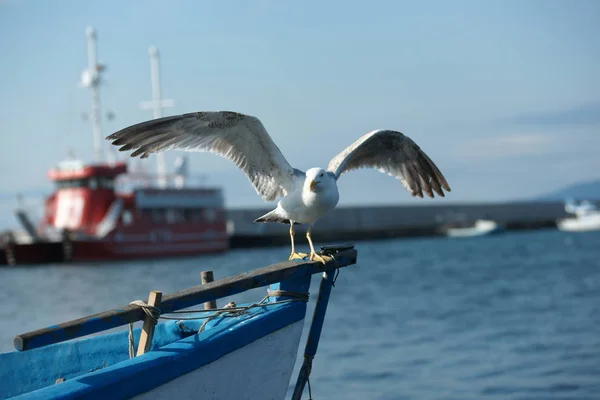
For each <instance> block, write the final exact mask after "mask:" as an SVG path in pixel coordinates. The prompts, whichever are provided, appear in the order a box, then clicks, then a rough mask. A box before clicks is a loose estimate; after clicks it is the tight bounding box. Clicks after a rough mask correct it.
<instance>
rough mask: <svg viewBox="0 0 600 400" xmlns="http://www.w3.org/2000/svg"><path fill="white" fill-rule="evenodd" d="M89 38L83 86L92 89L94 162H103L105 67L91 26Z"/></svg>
mask: <svg viewBox="0 0 600 400" xmlns="http://www.w3.org/2000/svg"><path fill="white" fill-rule="evenodd" d="M86 34H87V38H88V67H87V69H85V70H84V71H83V73H82V74H81V85H82V86H83V87H85V88H89V89H92V115H91V120H92V131H93V135H94V161H96V162H98V163H99V162H102V160H103V151H102V127H101V126H100V82H101V76H100V75H101V73H102V72H103V71H104V65H100V64H99V63H98V58H97V51H96V31H95V30H94V28H92V27H91V26H90V27H88V28H87V29H86Z"/></svg>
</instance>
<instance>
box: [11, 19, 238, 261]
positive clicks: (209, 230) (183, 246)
mask: <svg viewBox="0 0 600 400" xmlns="http://www.w3.org/2000/svg"><path fill="white" fill-rule="evenodd" d="M95 38H96V36H95V32H94V31H93V30H92V29H88V50H89V60H90V66H89V68H88V69H86V70H85V71H84V74H83V76H82V84H83V85H84V86H85V87H88V88H90V89H92V92H93V97H92V99H93V100H92V101H93V102H92V115H91V117H92V118H91V119H92V124H93V127H94V148H95V154H96V162H94V163H90V164H86V163H83V162H81V161H77V160H67V161H63V162H60V163H59V164H58V165H57V166H56V167H55V168H53V169H51V170H50V172H49V178H50V179H51V180H52V181H53V182H54V183H55V187H56V189H55V192H54V193H53V194H52V195H50V196H49V197H48V198H47V199H46V200H45V210H44V216H43V218H42V221H41V223H40V224H39V226H35V225H34V224H33V223H32V222H31V219H30V218H29V216H28V214H27V213H26V212H25V211H23V210H18V211H17V217H18V218H19V220H20V222H21V225H22V226H23V228H24V230H25V231H26V232H27V235H25V238H24V239H23V238H19V237H17V236H16V235H15V234H12V233H8V234H5V235H4V237H3V243H2V245H3V246H2V250H3V253H4V254H0V263H2V262H6V263H7V264H10V265H13V264H23V263H25V264H30V263H44V262H61V261H102V260H114V259H133V258H148V257H166V256H181V255H192V254H203V253H214V252H222V251H226V250H227V249H228V248H229V237H228V234H227V220H226V211H225V208H224V199H223V192H222V190H221V189H220V188H209V187H201V186H198V187H188V185H187V182H186V180H187V165H186V163H185V161H183V162H182V163H181V164H180V166H179V167H178V171H177V173H175V174H174V175H173V176H172V177H169V176H167V174H166V173H165V171H164V170H165V168H164V159H163V158H158V159H157V161H158V170H159V171H158V172H159V173H158V178H159V180H158V185H157V186H152V184H151V183H149V182H151V181H152V179H150V178H149V177H148V176H146V175H140V174H137V175H136V174H131V173H129V171H128V166H127V164H126V163H125V162H116V161H112V162H110V161H109V162H103V161H102V142H101V140H102V138H101V133H100V124H99V104H98V92H97V91H98V85H99V83H100V72H102V71H103V69H104V68H103V67H102V66H100V65H99V64H98V63H97V61H96V53H95V52H96V47H95ZM150 56H151V67H152V83H153V98H154V99H153V101H152V102H151V104H150V107H151V108H154V110H155V117H157V116H160V108H162V107H164V106H165V103H166V101H164V100H161V99H160V86H159V85H158V82H159V80H158V52H157V51H156V50H155V49H154V48H152V49H151V51H150ZM132 178H133V179H132ZM139 178H142V179H139ZM169 178H172V179H171V180H172V181H174V183H173V184H172V185H169V182H168V181H169Z"/></svg>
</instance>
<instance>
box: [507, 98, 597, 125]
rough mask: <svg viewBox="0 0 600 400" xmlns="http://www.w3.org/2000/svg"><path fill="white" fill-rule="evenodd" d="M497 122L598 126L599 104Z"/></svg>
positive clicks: (520, 115) (516, 116)
mask: <svg viewBox="0 0 600 400" xmlns="http://www.w3.org/2000/svg"><path fill="white" fill-rule="evenodd" d="M497 122H498V123H499V124H500V125H540V126H541V125H543V126H549V125H569V126H570V125H596V124H600V102H591V103H586V104H583V105H580V106H577V107H571V108H567V109H563V110H554V111H541V112H529V113H523V114H519V115H515V116H513V117H509V118H504V119H501V120H499V121H497Z"/></svg>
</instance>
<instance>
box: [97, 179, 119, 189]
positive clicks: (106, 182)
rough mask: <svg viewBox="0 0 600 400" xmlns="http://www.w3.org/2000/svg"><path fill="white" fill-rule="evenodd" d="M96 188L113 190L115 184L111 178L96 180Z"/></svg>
mask: <svg viewBox="0 0 600 400" xmlns="http://www.w3.org/2000/svg"><path fill="white" fill-rule="evenodd" d="M98 181H99V182H98V183H99V184H98V186H99V187H101V188H102V189H113V188H114V186H115V182H114V180H113V179H112V178H105V177H102V178H99V179H98Z"/></svg>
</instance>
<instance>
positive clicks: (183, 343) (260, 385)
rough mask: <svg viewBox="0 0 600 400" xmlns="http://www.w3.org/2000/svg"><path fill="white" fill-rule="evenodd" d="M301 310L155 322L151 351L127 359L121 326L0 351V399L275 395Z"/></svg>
mask: <svg viewBox="0 0 600 400" xmlns="http://www.w3.org/2000/svg"><path fill="white" fill-rule="evenodd" d="M309 283H310V277H306V278H304V279H303V280H302V282H296V285H295V286H296V288H297V289H299V290H302V291H305V292H307V291H308V286H309ZM298 284H300V285H299V286H301V287H299V286H298ZM277 287H279V286H278V285H277ZM305 314H306V303H305V302H303V301H294V302H289V303H280V304H273V305H270V306H267V307H259V308H252V309H249V310H247V311H246V313H245V314H243V315H240V316H237V317H227V318H226V317H216V318H214V319H213V320H211V321H210V322H209V323H208V324H207V325H206V327H205V330H204V331H203V332H200V333H198V330H199V329H200V327H201V325H202V323H203V320H193V321H168V322H165V323H159V324H158V325H157V326H156V330H155V333H154V340H153V345H152V351H150V352H148V353H146V354H144V355H141V356H139V357H135V358H133V359H129V355H128V343H129V342H128V332H127V331H124V332H115V333H110V334H105V335H99V336H94V337H88V338H84V339H80V340H72V341H68V342H63V343H57V344H54V345H50V346H47V347H42V348H39V349H34V350H31V351H26V352H11V353H5V354H0V382H2V385H0V398H2V399H6V398H13V397H14V396H17V397H14V398H17V399H49V398H52V399H76V398H77V399H78V398H85V399H130V398H140V399H142V398H143V399H162V398H172V397H173V396H177V398H194V399H198V398H202V399H250V398H261V399H265V398H273V399H282V398H284V397H285V394H286V391H287V389H288V387H289V382H290V377H291V374H292V370H293V367H294V364H295V361H296V355H297V352H298V346H299V341H300V336H301V334H302V327H303V321H304V317H305ZM140 330H141V329H139V328H138V329H136V330H135V331H134V332H135V340H136V343H137V342H138V340H139V336H140ZM57 380H58V381H62V382H60V383H56V382H57ZM63 380H64V381H63Z"/></svg>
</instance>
